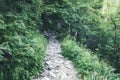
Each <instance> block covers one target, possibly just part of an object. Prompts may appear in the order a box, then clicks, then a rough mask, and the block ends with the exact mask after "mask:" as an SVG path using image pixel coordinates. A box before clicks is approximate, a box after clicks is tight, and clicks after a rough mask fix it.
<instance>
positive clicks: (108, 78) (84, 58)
mask: <svg viewBox="0 0 120 80" xmlns="http://www.w3.org/2000/svg"><path fill="white" fill-rule="evenodd" d="M62 51H63V55H64V56H65V57H67V58H69V59H70V60H72V61H73V63H74V64H75V67H76V68H77V71H78V74H79V75H80V78H82V79H83V80H117V79H120V78H118V77H119V76H117V74H114V73H113V71H114V70H113V68H112V67H110V66H108V65H107V64H106V63H104V62H103V61H100V60H99V59H98V57H97V56H96V55H93V54H91V53H92V52H91V51H90V50H87V49H85V48H84V47H79V46H78V45H77V43H76V42H75V40H74V39H73V40H72V39H69V38H65V39H64V41H63V43H62Z"/></svg>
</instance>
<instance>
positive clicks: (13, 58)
mask: <svg viewBox="0 0 120 80" xmlns="http://www.w3.org/2000/svg"><path fill="white" fill-rule="evenodd" d="M40 6H41V1H32V2H31V1H30V0H1V1H0V49H2V50H4V51H3V52H2V50H0V80H30V77H32V76H34V75H38V74H39V73H40V72H41V71H42V67H43V58H44V54H45V49H46V44H47V40H46V39H45V37H44V36H43V35H41V34H40V32H39V30H38V28H37V26H38V24H39V23H38V20H39V19H40V17H39V16H40V13H41V11H40V10H39V7H40ZM33 12H34V13H33ZM39 21H40V20H39Z"/></svg>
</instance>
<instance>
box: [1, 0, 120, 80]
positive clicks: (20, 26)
mask: <svg viewBox="0 0 120 80" xmlns="http://www.w3.org/2000/svg"><path fill="white" fill-rule="evenodd" d="M118 1H119V0H109V1H108V0H0V48H3V49H4V50H5V51H8V52H10V53H11V54H10V55H11V57H10V58H9V59H8V58H7V57H4V56H3V54H4V53H3V52H2V51H0V54H1V55H0V80H29V79H30V76H31V75H33V74H38V73H39V72H40V71H41V67H42V63H43V56H44V53H45V48H46V39H45V38H44V36H42V34H40V33H42V32H45V31H50V32H52V33H54V34H55V35H57V36H59V38H60V39H62V38H64V37H65V36H66V35H71V36H73V37H74V38H76V41H77V42H79V43H80V44H83V45H84V46H86V48H89V49H90V50H92V51H93V52H94V53H96V54H97V55H99V58H100V59H103V60H104V61H105V62H106V63H108V64H109V65H111V66H113V67H114V68H115V72H116V73H119V72H120V15H119V14H120V6H119V3H120V2H118ZM106 7H108V8H106ZM38 29H39V30H40V32H39V30H38ZM64 44H65V45H64ZM76 48H77V49H76ZM63 52H64V55H65V56H68V57H69V58H71V59H72V60H73V62H74V63H75V65H76V67H78V71H79V73H80V74H82V76H83V77H84V75H87V76H85V77H89V76H94V77H93V78H95V76H96V75H97V76H98V77H101V76H104V79H105V78H107V79H110V80H112V79H113V80H114V79H117V78H115V77H117V76H116V75H115V74H114V73H113V71H112V73H110V74H107V73H108V72H111V70H112V69H113V68H109V66H108V65H106V64H105V63H104V62H101V61H99V59H98V58H97V57H96V56H93V55H92V54H93V53H92V52H91V51H88V50H86V49H84V48H82V47H78V45H77V44H76V42H75V41H74V40H64V42H63ZM81 52H82V53H83V54H81ZM91 55H92V56H91ZM81 56H83V57H81ZM86 56H87V57H86ZM79 57H80V59H79ZM92 57H93V58H92ZM94 59H95V60H96V61H95V62H94ZM92 61H93V62H94V63H93V62H92ZM82 63H83V64H82ZM101 66H102V67H104V68H103V69H106V70H103V69H102V68H101ZM81 67H82V68H81ZM107 67H108V68H107ZM91 71H92V72H91ZM94 71H95V72H94ZM102 71H103V73H104V75H103V74H102V73H101V72H102ZM104 71H105V72H104ZM96 72H97V74H96ZM111 75H113V76H112V77H111ZM114 75H115V76H114ZM92 80H94V79H92Z"/></svg>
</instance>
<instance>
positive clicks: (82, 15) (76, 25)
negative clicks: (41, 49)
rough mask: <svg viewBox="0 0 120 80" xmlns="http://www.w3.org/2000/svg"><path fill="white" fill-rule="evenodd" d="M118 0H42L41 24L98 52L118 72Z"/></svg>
mask: <svg viewBox="0 0 120 80" xmlns="http://www.w3.org/2000/svg"><path fill="white" fill-rule="evenodd" d="M119 3H120V2H119V1H118V0H114V1H111V0H110V1H108V0H74V1H73V0H61V1H57V0H55V1H45V9H44V10H45V11H44V14H43V15H42V18H43V28H44V29H46V30H51V31H54V32H57V33H58V35H59V36H60V37H61V36H62V37H63V36H66V35H69V34H70V35H71V36H74V37H75V38H76V41H77V42H79V43H81V44H83V45H85V46H86V47H87V48H89V49H91V50H92V51H94V52H95V53H97V54H99V57H100V58H103V59H104V60H105V61H106V62H107V63H108V64H110V65H112V66H113V67H115V68H116V72H120V67H119V66H120V16H119V14H120V8H119V7H120V6H119Z"/></svg>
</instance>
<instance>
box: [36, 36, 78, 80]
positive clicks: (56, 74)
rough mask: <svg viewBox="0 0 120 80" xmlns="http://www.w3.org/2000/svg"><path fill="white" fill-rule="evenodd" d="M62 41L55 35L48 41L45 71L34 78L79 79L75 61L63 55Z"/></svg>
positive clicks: (48, 79)
mask: <svg viewBox="0 0 120 80" xmlns="http://www.w3.org/2000/svg"><path fill="white" fill-rule="evenodd" d="M61 53H62V50H61V43H60V42H59V41H58V40H56V39H55V38H54V37H51V38H50V39H49V41H48V46H47V50H46V57H45V67H44V72H43V73H42V74H41V77H40V79H34V80H78V78H77V71H76V69H75V68H74V66H73V63H72V62H71V61H69V60H67V59H66V58H64V57H63V56H62V54H61Z"/></svg>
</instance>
